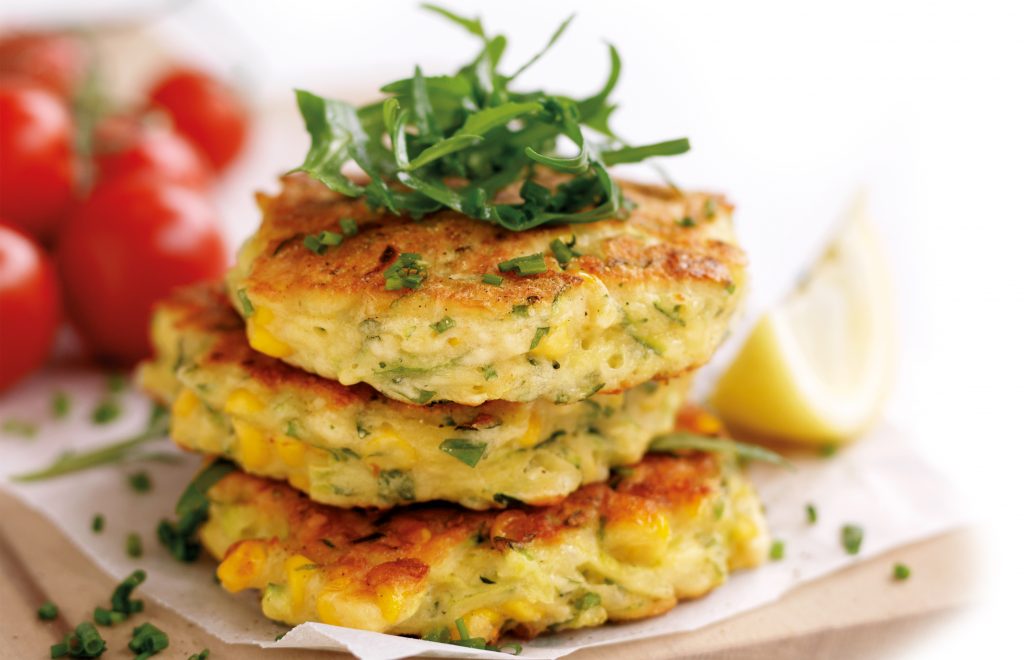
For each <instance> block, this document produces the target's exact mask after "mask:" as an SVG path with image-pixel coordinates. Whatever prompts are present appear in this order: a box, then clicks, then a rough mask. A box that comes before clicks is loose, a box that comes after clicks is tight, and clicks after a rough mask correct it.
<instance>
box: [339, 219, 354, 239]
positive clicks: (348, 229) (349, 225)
mask: <svg viewBox="0 0 1024 660" xmlns="http://www.w3.org/2000/svg"><path fill="white" fill-rule="evenodd" d="M338 226H339V227H341V233H342V234H344V235H345V236H355V235H356V234H358V233H359V225H357V224H356V221H355V220H353V219H352V218H342V219H341V220H338Z"/></svg>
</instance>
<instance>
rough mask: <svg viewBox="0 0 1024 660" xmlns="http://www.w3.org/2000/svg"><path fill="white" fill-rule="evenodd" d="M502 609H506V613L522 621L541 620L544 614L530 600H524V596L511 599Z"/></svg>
mask: <svg viewBox="0 0 1024 660" xmlns="http://www.w3.org/2000/svg"><path fill="white" fill-rule="evenodd" d="M502 609H504V610H505V613H506V614H508V615H509V616H510V617H512V618H513V619H515V620H516V621H519V622H520V623H531V622H533V621H537V620H539V619H540V618H541V617H542V616H543V615H544V613H543V612H542V611H541V609H540V608H539V607H537V606H536V605H534V604H533V603H530V602H529V601H526V600H523V599H522V598H516V599H514V600H510V601H509V602H507V603H505V606H504V607H503V608H502Z"/></svg>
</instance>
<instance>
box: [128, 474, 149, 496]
mask: <svg viewBox="0 0 1024 660" xmlns="http://www.w3.org/2000/svg"><path fill="white" fill-rule="evenodd" d="M128 486H129V487H131V489H132V490H134V491H135V492H136V493H148V492H149V491H151V490H153V481H152V480H151V479H150V478H149V473H148V472H146V471H140V472H135V473H134V474H130V475H128Z"/></svg>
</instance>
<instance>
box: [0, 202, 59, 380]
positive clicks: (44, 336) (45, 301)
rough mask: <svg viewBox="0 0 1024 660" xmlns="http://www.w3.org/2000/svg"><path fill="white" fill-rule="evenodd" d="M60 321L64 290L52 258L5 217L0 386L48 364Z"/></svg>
mask: <svg viewBox="0 0 1024 660" xmlns="http://www.w3.org/2000/svg"><path fill="white" fill-rule="evenodd" d="M59 324H60V291H59V290H58V288H57V272H56V270H55V269H54V267H53V264H52V263H51V262H50V258H49V257H48V256H47V255H46V253H45V252H43V251H42V250H41V249H40V248H39V246H38V245H36V243H35V242H34V241H33V240H32V239H31V238H29V237H28V236H27V235H26V234H23V233H22V232H21V231H19V230H17V229H15V228H13V227H11V226H9V225H7V224H6V223H3V222H2V221H0V392H2V391H3V390H6V389H7V388H8V387H10V386H11V385H13V384H14V383H16V382H17V381H19V380H21V379H22V378H23V377H24V376H26V375H28V374H29V373H31V372H32V371H34V370H35V369H36V368H37V367H39V366H40V365H42V364H43V363H44V362H45V361H46V358H47V357H49V355H50V349H51V348H52V346H53V338H54V335H56V333H57V326H58V325H59Z"/></svg>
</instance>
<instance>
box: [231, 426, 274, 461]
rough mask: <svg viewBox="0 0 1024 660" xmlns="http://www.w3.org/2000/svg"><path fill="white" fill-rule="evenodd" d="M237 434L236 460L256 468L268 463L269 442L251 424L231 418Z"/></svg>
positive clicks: (269, 456)
mask: <svg viewBox="0 0 1024 660" xmlns="http://www.w3.org/2000/svg"><path fill="white" fill-rule="evenodd" d="M231 424H232V425H233V426H234V427H235V435H237V436H238V460H239V462H240V463H241V464H242V466H243V467H245V468H249V469H254V470H258V469H259V468H262V467H266V465H267V464H268V463H270V458H271V455H270V443H269V442H267V438H266V437H265V436H264V435H263V433H262V432H261V431H260V430H259V429H257V428H256V427H255V426H253V425H252V424H250V423H248V422H246V421H244V420H241V419H237V418H233V419H232V420H231Z"/></svg>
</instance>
